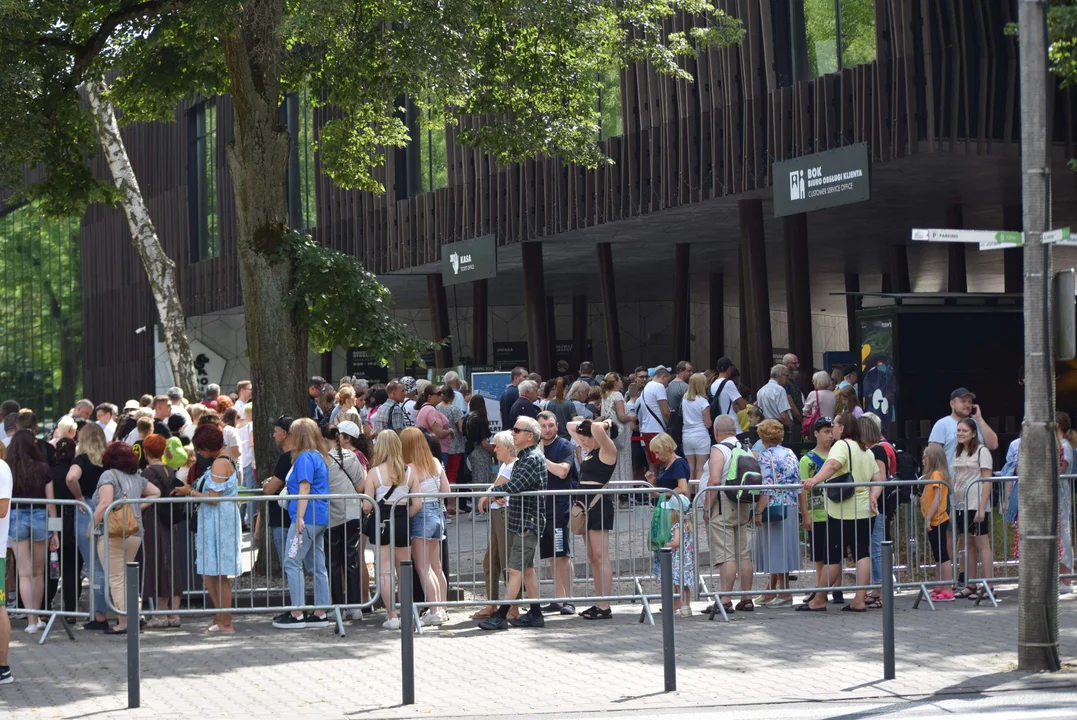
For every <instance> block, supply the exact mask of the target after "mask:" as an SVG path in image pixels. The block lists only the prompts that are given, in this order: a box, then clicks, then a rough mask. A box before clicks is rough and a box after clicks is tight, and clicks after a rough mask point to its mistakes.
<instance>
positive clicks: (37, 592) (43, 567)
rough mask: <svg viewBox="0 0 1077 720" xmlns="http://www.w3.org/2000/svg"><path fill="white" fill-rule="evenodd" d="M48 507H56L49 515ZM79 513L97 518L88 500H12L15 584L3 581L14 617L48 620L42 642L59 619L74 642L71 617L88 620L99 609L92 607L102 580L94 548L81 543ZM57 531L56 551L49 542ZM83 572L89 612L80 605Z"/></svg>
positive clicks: (11, 550)
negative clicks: (97, 587) (60, 603)
mask: <svg viewBox="0 0 1077 720" xmlns="http://www.w3.org/2000/svg"><path fill="white" fill-rule="evenodd" d="M50 508H55V512H56V515H54V516H50V515H49V510H50ZM79 516H82V518H83V519H84V521H85V519H87V518H90V517H92V516H93V510H92V508H91V507H90V505H89V504H87V503H86V502H81V501H78V500H46V499H32V498H13V499H12V501H11V503H10V505H9V510H8V518H9V526H10V528H11V531H10V533H9V539H8V543H7V544H8V555H9V558H10V559H11V560H12V561H13V562H9V563H8V573H9V575H10V576H11V579H12V580H13V582H7V580H8V578H3V579H0V581H3V582H4V583H5V587H6V589H7V594H8V600H9V602H11V603H12V607H11V608H10V613H11V614H12V615H14V616H22V615H26V616H29V617H38V618H48V621H47V622H46V623H45V626H44V628H39V629H38V631H37V632H39V633H40V636H39V637H38V644H44V643H45V640H47V639H48V637H49V634H50V633H51V632H52V629H53V627H54V625H55V623H56V619H57V618H60V619H61V622H60V625H61V627H63V629H64V631H65V632H66V633H67V636H68V638H70V639H72V640H74V635H73V634H72V632H71V628H70V626H69V625H68V621H67V619H68V618H73V619H75V620H87V619H89V618H92V617H93V613H94V611H95V609H96V610H98V611H100V608H95V607H94V594H95V593H94V586H95V583H97V582H100V579H101V578H100V576H99V573H98V572H96V570H99V567H98V565H99V564H98V559H97V557H96V555H95V553H94V550H93V548H92V547H89V548H88V547H86V546H87V545H88V543H85V542H80V535H79V533H78V530H77V529H78V528H79V527H81V526H82V525H81V524H80V523H79V522H78V520H79ZM54 533H55V535H56V537H57V541H58V544H57V546H56V549H55V551H54V550H52V549H51V546H50V542H51V538H52V537H53V534H54ZM54 553H55V559H53V554H54ZM28 569H29V572H27V570H28ZM83 572H85V573H86V575H87V577H88V579H89V587H90V592H89V608H88V609H87V610H86V611H80V610H79V609H78V606H79V598H80V595H81V591H82V573H83ZM57 601H61V602H62V605H61V606H62V607H63V609H62V610H57V609H55V605H56V603H57ZM34 626H35V627H37V624H36V623H35V624H34Z"/></svg>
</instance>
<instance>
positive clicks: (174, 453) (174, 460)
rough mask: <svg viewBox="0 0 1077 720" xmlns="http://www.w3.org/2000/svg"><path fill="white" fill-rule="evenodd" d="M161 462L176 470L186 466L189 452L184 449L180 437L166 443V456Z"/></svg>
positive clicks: (169, 439) (170, 439) (172, 438)
mask: <svg viewBox="0 0 1077 720" xmlns="http://www.w3.org/2000/svg"><path fill="white" fill-rule="evenodd" d="M161 461H162V462H164V464H165V465H166V466H167V467H170V468H172V469H174V470H178V469H179V468H181V467H183V466H184V465H186V464H187V451H186V450H184V449H183V441H182V440H180V439H179V438H178V437H170V438H168V442H166V443H165V454H164V457H163V458H161Z"/></svg>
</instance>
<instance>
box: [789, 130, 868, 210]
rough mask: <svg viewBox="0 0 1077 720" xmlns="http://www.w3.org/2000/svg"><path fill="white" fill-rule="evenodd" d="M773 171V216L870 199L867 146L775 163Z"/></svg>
mask: <svg viewBox="0 0 1077 720" xmlns="http://www.w3.org/2000/svg"><path fill="white" fill-rule="evenodd" d="M773 172H774V174H773V176H772V177H773V178H774V180H773V185H774V215H775V216H776V217H782V216H783V215H794V214H796V213H802V212H810V211H812V210H822V209H824V208H829V207H837V206H838V205H848V204H849V203H855V202H861V201H863V200H868V199H870V198H871V163H870V160H869V158H868V144H867V143H858V144H856V145H849V146H847V147H843V148H838V149H837V150H828V151H826V152H821V153H815V154H814V155H805V156H804V157H799V158H795V159H793V160H786V161H784V162H776V163H774V171H773Z"/></svg>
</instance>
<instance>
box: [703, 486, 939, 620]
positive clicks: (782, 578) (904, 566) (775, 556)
mask: <svg viewBox="0 0 1077 720" xmlns="http://www.w3.org/2000/svg"><path fill="white" fill-rule="evenodd" d="M935 484H939V485H943V486H946V487H947V488H948V489H949V488H950V485H949V483H947V482H943V481H936V480H923V479H921V480H897V479H892V480H885V481H882V482H867V483H856V482H854V483H834V482H832V481H831V482H826V483H823V484H821V485H819V486H817V487H816V489H815V490H813V491H812V492H813V493H816V492H820V493H825V491H826V489H827V488H852V489H854V490H856V489H860V490H863V489H865V488H880V489H881V494H880V497H879V498H878V503H877V504H878V511H879V514H878V516H877V517H878V518H881V520H880V521H879V523H880V525H879V527H878V528H876V526H875V525H876V520H875V517H876V516H872V515H871V514H870V512H869V514H868V515H867V516H866V517H853V518H844V519H845V520H852V521H855V520H863V521H866V524H867V527H866V529H864V528H863V527H859V528H858V527H856V526H854V527H853V528H852V530H853V532H854V536H853V537H846V536H845V534H844V533H845V528H844V527H838V528H837V532H838V533H839V536H838V537H837V538H835V537H833V536H832V533H833V532H834V531H835V528H834V527H833V525H834V523H833V522H827V523H826V524H822V523H821V524H822V527H820V528H819V530H822V531H823V533H824V535H823V537H822V538H818V537H816V535H817V532H818V530H817V529H816V528H815V527H814V523H813V527H812V529H811V531H808V530H807V529H806V528H804V518H803V516H802V515H801V512H800V505H799V494H800V493H801V491H802V490H803V486H802V485H801V484H800V483H797V484H783V485H774V484H770V485H762V484H760V485H743V486H740V488H739V489H740V490H743V491H746V492H748V493H761V494H771V493H776V492H788V493H792V494H795V495H797V496H798V499H797V504H794V505H786V506H785V508H786V510H785V513H786V517H785V518H784V519H775V520H771V521H769V522H763V523H762V524H761V525H760V526H758V527H755V526H754V525H755V521H754V511H753V510H748V511H747V520H743V519H741V518H737V519H738V521H739V523H740V524H741V525H749V526H752V527H750V529H749V532H747V533H740V535H742V536H743V537H740V538H738V537H737V535H738V533H733V534H734V540H735V541H736V540H738V539H739V540H742V541H744V542H746V543H747V544H748V546H749V547H745V548H743V549H741V548H739V547H738V546H737V544H736V543H735V545H734V549H733V554H734V560H737V559H738V558H739V560H737V561H738V562H741V561H742V562H744V563H747V562H749V561H750V563H751V568H752V569H751V574H750V576H748V577H747V578H746V577H744V576H741V574H740V570H741V569H742V568H741V567H736V568H733V567H728V568H726V569H727V572H728V573H729V574H730V575H733V572H734V570H736V576H737V577H736V578H731V579H730V580H729V582H727V583H726V584H725V585H723V584H722V581H721V573H720V572H719V573H717V574H716V573H715V563H714V562H713V559H714V556H715V554H716V553H717V551H718V548H715V547H711V541H712V535H711V532H710V531H711V529H713V530H714V533H715V535H714V536H713V538H714V540H718V539H724V538H720V537H719V536H718V533H719V532H720V530H721V529H724V528H728V527H729V525H728V524H727V523H722V524H721V527H719V521H717V520H715V519H714V517H713V512H714V511H715V509H716V502H715V499H714V493H722V495H721V496H719V497H720V499H721V503H722V507H723V509H725V508H728V507H730V506H735V505H738V503H736V502H735V501H734V500H732V499H731V498H730V497H729V496H728V495H726V494H725V493H724V491H725V490H728V489H729V488H728V487H727V486H724V485H722V486H717V487H714V486H708V487H706V488H705V490H704V492H702V493H697V494H696V496H695V498H694V500H693V508H694V511H695V513H696V515H697V520H698V519H703V520H704V522H698V521H697V522H696V523H695V528H696V532H697V538H696V542H695V552H696V556H697V557H696V562H695V567H696V569H697V573H698V579H699V593H698V597H699V598H700V599H703V598H709V599H712V600H713V601H714V604H713V605H712V606H711V608H710V609H711V612H710V617H711V619H713V618H714V617H715V616H716V615H718V614H720V615H721V616H722V618H723V619H724V620H726V621H728V620H729V616H728V613H727V610H726V608H725V607H724V605H723V603H722V602H721V598H723V597H725V598H738V597H746V596H752V595H756V594H757V593H759V592H760V591H761V590H762V592H764V593H765V594H773V595H775V596H780V595H790V596H791V595H792V593H794V592H796V593H832V592H835V591H840V592H845V591H852V592H857V591H867V590H881V589H882V583H883V578H882V572H881V569H882V568H881V564H882V563H881V560H882V557H881V555H882V553H881V547H882V542H884V541H890V542H891V543H892V546H893V548H894V553H895V557H894V558H893V576H894V577H893V580H894V588H895V589H900V588H916V589H917V590H919V593H918V594H917V598H916V601H915V603H914V607H917V606H918V605H919V603H920V601H921V600H926V601H927V602H928V604H929V606H930V607H931V608H932V609H934V604H933V601H932V598H931V595H930V590H929V588H933V587H951V586H952V585H953V584H954V580H953V579H952V578H953V575H952V574H951V578H950V579H944V578H941V577H934V576H933V575H934V573H935V571H936V569H937V568H936V563H935V562H934V559H933V558H932V556H931V551H930V550H929V548H930V545H931V543H930V542H929V540H928V533H927V527H926V525H925V523H924V521H923V518H922V516H921V514H920V507H919V498H917V497H916V496H915V495H913V496H912V497H911V498H910V501H906V502H900V501H898V502H895V500H894V499H892V498H891V494H892V493H894V492H898V491H899V489H900V488H901V487H909V488H915V487H923V486H926V485H935ZM755 501H758V495H756V496H755V498H754V500H753V503H752V505H754V503H755ZM740 505H741V506H745V505H746V504H745V503H740ZM737 512H738V513H739V514H740V515H741V516H742V517H743V516H744V513H745V511H744V510H737ZM858 532H864V533H865V534H867V536H868V537H867V539H866V540H863V539H861V537H862V536H859V535H858V534H855V533H858ZM726 534H728V531H727V533H726ZM749 535H750V536H751V538H750V539H748V538H747V537H746V536H749ZM858 541H859V542H860V543H864V542H866V543H867V545H868V548H869V557H870V558H871V560H872V562H873V563H874V562H878V563H879V565H877V566H876V568H875V569H873V571H872V572H873V574H874V575H876V577H875V578H873V579H872V580H871V581H870V582H868V583H861V582H859V581H857V580H855V577H856V568H855V563H854V564H853V565H852V566H847V565H846V560H847V555H848V554H851V553H847V547H848V546H850V545H852V546H855V545H856V543H857V542H858ZM723 544H724V543H723ZM835 544H836V545H837V548H836V549H830V548H833V547H834V545H835ZM828 549H829V553H830V555H829V557H828V556H827V554H828ZM947 549H949V550H950V551H951V552H950V553H949V554H950V558H951V560H952V559H953V558H955V557H956V537H955V536H954V534H953V533H951V537H950V539H949V541H948V542H947ZM817 553H818V554H817ZM834 553H837V554H838V557H839V559H840V562H839V563H833V562H830V561H831V560H833V558H834ZM745 555H746V556H747V557H745ZM820 556H822V557H823V558H824V559H823V561H821V565H822V567H820V566H819V565H813V562H820V561H815V560H814V558H815V557H820ZM734 560H729V561H727V562H726V563H721V564H723V565H730V564H732V563H733V562H734ZM835 564H837V565H839V566H840V567H839V568H838V569H837V570H836V571H835V570H834V569H832V568H833V567H834V565H835ZM828 566H829V567H828ZM743 569H745V570H746V569H747V568H743ZM806 573H807V574H811V575H814V576H815V582H809V583H807V584H803V583H801V584H799V585H797V586H795V587H794V586H792V585H791V584H790V583H789V580H788V576H789V575H795V576H798V578H799V576H800V575H803V574H806ZM827 573H829V575H828V574H827ZM850 573H851V574H853V576H854V582H853V584H851V585H845V584H843V583H842V578H843V577H844V575H846V574H850ZM745 574H746V575H747V573H745ZM757 576H764V577H768V578H769V582H768V584H767V587H765V588H762V589H761V588H759V587H758V586H757V584H756V577H757ZM738 580H739V584H740V587H741V589H739V590H736V589H734V587H735V586H736V585H737V584H738V583H737V581H738ZM771 583H773V584H774V585H779V584H780V585H783V586H784V587H770V584H771ZM712 588H717V589H712ZM727 588H728V589H727ZM777 599H779V598H777V597H776V598H775V600H777ZM771 602H773V601H771ZM790 604H791V602H785V601H783V602H782V606H787V605H790Z"/></svg>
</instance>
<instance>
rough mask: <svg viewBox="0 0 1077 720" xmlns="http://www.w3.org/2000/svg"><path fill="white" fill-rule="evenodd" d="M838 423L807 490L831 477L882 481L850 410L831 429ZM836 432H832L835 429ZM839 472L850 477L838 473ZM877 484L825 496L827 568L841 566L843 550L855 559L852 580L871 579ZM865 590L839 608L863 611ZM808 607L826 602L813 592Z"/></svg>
mask: <svg viewBox="0 0 1077 720" xmlns="http://www.w3.org/2000/svg"><path fill="white" fill-rule="evenodd" d="M838 425H840V426H841V439H840V440H837V441H835V442H834V445H833V446H832V447H831V448H830V454H829V455H828V456H827V460H826V462H825V463H823V467H821V468H820V469H819V471H818V472H817V473H816V474H815V476H814V477H812V478H809V479H807V480H805V481H804V489H805V490H811V489H812V488H814V487H815V486H816V485H818V484H819V483H824V482H826V481H827V480H830V479H831V478H841V479H840V480H838V482H845V483H848V482H858V483H868V482H882V481H883V480H885V478H884V477H883V474H882V472H880V470H879V466H878V465H876V464H875V456H874V455H872V454H871V452H870V451H869V450H868V449H867V448H865V447H864V444H863V443H862V442H860V425H859V423H858V422H857V420H856V418H855V417H854V416H853V414H852V413H842V414H841V415H839V416H838V417H837V418H836V419H835V420H834V426H835V430H837V426H838ZM835 434H836V433H835ZM843 475H847V476H851V477H841V476H843ZM880 492H881V486H877V487H864V488H857V489H856V490H855V491H854V492H853V494H852V495H850V496H849V497H848V498H846V499H845V500H842V501H841V502H835V501H833V500H831V499H830V497H829V496H828V497H827V500H826V514H827V525H826V529H827V537H828V542H827V555H828V557H827V572H829V573H833V572H834V568H835V567H837V569H838V571H839V572H840V570H841V561H842V558H844V557H845V553H846V552H847V551H851V552H852V554H853V558H854V559H855V560H856V584H857V585H869V584H870V583H871V519H872V517H874V516H875V515H878V513H879V511H878V508H877V504H876V501H877V498H878V495H879V494H880ZM866 594H867V591H866V590H857V591H856V596H855V597H854V598H853V601H852V602H851V603H850V604H849V605H846V606H845V607H843V608H842V610H843V611H846V612H866V611H867V607H866V601H865V598H866ZM808 609H809V610H817V611H820V610H825V609H826V602H825V600H824V599H823V598H821V597H819V596H818V595H816V596H815V597H813V598H812V599H811V601H810V602H809V603H808Z"/></svg>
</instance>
